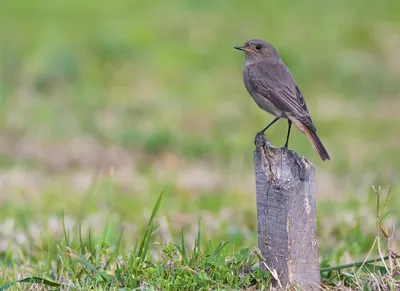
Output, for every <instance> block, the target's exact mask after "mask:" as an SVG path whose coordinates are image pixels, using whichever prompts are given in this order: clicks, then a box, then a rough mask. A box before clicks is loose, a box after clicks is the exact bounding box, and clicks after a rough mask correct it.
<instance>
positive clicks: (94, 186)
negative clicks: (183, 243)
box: [0, 0, 400, 261]
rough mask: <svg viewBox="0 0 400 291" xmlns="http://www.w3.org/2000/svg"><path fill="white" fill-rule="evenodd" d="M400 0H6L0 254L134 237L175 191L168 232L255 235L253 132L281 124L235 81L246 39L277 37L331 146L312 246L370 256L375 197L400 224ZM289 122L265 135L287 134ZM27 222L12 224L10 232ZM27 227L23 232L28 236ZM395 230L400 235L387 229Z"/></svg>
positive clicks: (234, 238)
mask: <svg viewBox="0 0 400 291" xmlns="http://www.w3.org/2000/svg"><path fill="white" fill-rule="evenodd" d="M399 11H400V2H399V1H383V2H382V1H381V2H379V1H365V0H354V1H345V0H337V1H329V2H326V1H311V0H308V1H301V2H300V1H297V2H294V1H288V0H284V1H261V0H259V1H251V2H248V1H236V0H230V1H228V0H222V1H214V0H203V1H194V0H187V1H179V0H170V1H148V2H146V1H127V0H120V1H92V0H89V1H50V0H37V1H22V0H16V1H2V3H1V9H0V43H1V46H0V57H1V66H0V73H1V78H0V90H1V91H0V224H1V225H0V229H1V230H0V252H2V251H4V249H2V248H1V246H2V245H3V246H4V243H3V244H2V242H4V241H5V242H8V243H9V244H11V245H14V246H15V245H18V246H24V248H27V249H29V250H30V251H29V252H30V254H31V255H34V254H35V250H36V249H35V247H34V246H35V245H36V246H37V245H40V244H41V243H40V242H41V240H42V237H43V235H45V236H46V237H48V238H49V241H52V240H54V241H57V239H61V237H62V229H61V226H60V225H61V219H60V217H61V214H62V212H63V213H64V215H65V217H66V224H67V227H69V228H70V229H71V231H73V229H74V228H76V227H77V225H78V224H82V225H83V226H87V227H91V228H92V229H93V232H94V234H101V233H103V231H104V229H105V228H106V227H107V228H108V229H109V231H108V232H107V236H108V238H107V239H108V240H109V241H110V242H111V243H112V242H113V241H115V240H116V239H117V238H118V236H119V233H120V229H121V228H124V229H125V232H124V240H123V244H124V246H125V247H126V248H127V249H129V248H130V247H131V246H132V244H134V241H135V239H136V238H137V237H138V236H139V235H140V234H142V233H143V230H144V229H145V226H146V221H147V219H148V217H149V214H150V212H151V209H152V207H153V205H154V203H155V201H156V199H157V197H158V195H159V194H160V192H161V191H162V190H163V189H164V187H165V193H166V195H165V200H164V201H163V204H162V207H161V209H160V214H159V215H158V217H157V224H158V225H159V229H158V230H157V235H158V236H159V241H160V242H168V241H174V240H175V239H176V236H177V234H178V233H179V232H180V229H181V227H182V226H184V228H185V230H186V233H187V235H188V237H189V242H188V243H189V244H190V243H191V242H190V238H192V239H193V238H194V235H195V234H196V230H197V222H198V219H199V218H200V217H201V218H202V237H203V240H204V241H208V240H211V241H212V242H217V243H218V242H220V241H221V240H226V241H229V242H230V243H232V245H234V246H236V247H253V246H256V216H255V205H256V204H255V185H254V176H253V149H254V145H253V139H254V135H255V133H256V132H257V131H258V130H260V129H261V128H263V127H264V126H265V125H266V124H267V123H269V122H270V121H271V120H272V116H270V115H268V114H266V113H264V112H262V111H261V110H260V109H259V108H258V107H257V106H256V105H255V104H254V103H253V101H252V99H251V98H250V97H249V95H248V93H247V92H246V90H245V88H244V86H243V83H242V69H243V66H244V56H243V54H242V53H240V52H238V51H235V50H234V49H233V46H234V45H240V44H242V43H243V42H244V41H246V40H248V39H250V38H262V39H266V40H268V41H269V42H271V43H272V44H274V46H275V47H276V48H277V49H278V51H279V52H280V53H281V56H282V57H283V59H284V61H285V62H286V64H287V65H288V66H289V67H290V69H291V70H292V73H293V75H294V76H295V79H296V80H297V83H298V85H299V87H300V88H301V90H302V92H303V94H304V96H305V98H306V100H307V103H308V107H309V110H310V112H311V115H312V117H313V120H314V122H315V124H316V126H317V128H318V131H319V135H320V137H321V139H322V140H323V142H324V144H325V145H326V147H327V149H328V151H329V152H330V154H331V158H332V160H331V161H330V162H325V163H324V162H322V161H320V160H319V158H318V156H317V155H316V154H315V153H314V151H313V149H312V147H311V145H310V144H309V142H308V140H307V139H306V137H305V136H304V135H303V134H301V133H300V132H299V131H298V130H293V132H292V137H291V142H290V148H291V149H295V150H296V151H297V152H299V153H300V154H301V155H304V156H306V157H307V158H309V159H310V160H311V161H312V162H313V163H314V164H315V166H316V173H317V187H318V191H317V192H318V193H317V200H318V207H317V213H318V226H319V229H318V232H319V233H318V235H319V246H320V255H321V256H322V257H325V258H326V257H332V258H333V259H335V258H336V259H337V260H339V259H340V260H341V261H348V260H353V259H356V258H359V257H360V256H361V255H362V254H365V253H366V252H367V251H368V249H369V247H370V246H371V244H372V241H373V238H374V233H375V228H374V219H375V213H374V209H375V194H374V193H373V192H372V190H371V186H372V185H376V186H378V185H381V186H382V192H386V191H387V190H388V189H389V187H394V189H393V196H392V198H391V203H390V206H389V210H390V214H389V216H388V219H387V223H388V225H389V226H390V225H394V224H395V223H396V222H398V221H399V215H400V207H399V205H400V204H399V203H400V198H399V195H397V194H398V193H397V192H398V190H397V189H398V186H399V185H400V182H399V170H400V151H399V140H400V128H399V121H400V115H399V113H398V111H399V109H400V99H399V97H400V95H399V92H400V82H399V79H400V56H399V52H400V18H399ZM285 136H286V122H283V121H281V122H279V123H278V124H277V125H275V126H274V127H273V128H271V130H269V131H268V138H270V139H271V140H272V142H273V143H274V144H275V145H276V146H282V145H283V143H284V140H285ZM17 234H19V235H20V236H18V235H17ZM21 236H22V237H23V238H25V239H21ZM395 236H396V237H397V235H395Z"/></svg>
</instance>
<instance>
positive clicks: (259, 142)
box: [254, 131, 265, 146]
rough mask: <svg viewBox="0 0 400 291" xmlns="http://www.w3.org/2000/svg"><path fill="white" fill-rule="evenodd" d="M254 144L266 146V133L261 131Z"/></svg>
mask: <svg viewBox="0 0 400 291" xmlns="http://www.w3.org/2000/svg"><path fill="white" fill-rule="evenodd" d="M254 144H255V145H256V146H257V145H264V144H265V135H264V131H259V132H257V134H256V137H255V138H254Z"/></svg>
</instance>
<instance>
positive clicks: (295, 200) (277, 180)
mask: <svg viewBox="0 0 400 291" xmlns="http://www.w3.org/2000/svg"><path fill="white" fill-rule="evenodd" d="M255 145H256V149H255V151H254V167H255V174H256V192H257V193H256V195H257V220H258V247H259V249H260V252H261V256H262V257H263V258H264V259H261V261H260V266H261V268H262V269H264V270H268V269H270V270H275V271H276V274H277V276H278V279H279V282H278V280H273V282H272V283H273V285H274V286H279V285H282V287H283V288H285V287H286V286H288V285H290V284H297V285H298V286H300V287H301V288H302V289H304V290H319V288H318V286H320V285H321V279H320V272H319V264H318V247H317V234H316V232H317V231H316V214H315V208H316V207H315V204H316V201H315V200H316V198H315V195H316V185H315V171H314V167H313V165H312V164H311V163H310V162H309V161H308V160H306V159H305V158H304V157H300V156H299V155H298V154H297V153H296V152H294V151H289V150H286V149H280V148H275V147H273V146H272V144H271V143H270V142H269V141H268V140H267V139H266V138H265V136H264V135H261V134H257V135H256V138H255Z"/></svg>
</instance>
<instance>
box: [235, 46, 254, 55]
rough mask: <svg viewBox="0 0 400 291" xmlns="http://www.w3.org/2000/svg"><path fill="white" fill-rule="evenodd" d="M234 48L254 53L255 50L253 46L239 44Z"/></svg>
mask: <svg viewBox="0 0 400 291" xmlns="http://www.w3.org/2000/svg"><path fill="white" fill-rule="evenodd" d="M233 48H235V49H237V50H240V51H244V52H247V53H253V52H254V50H252V49H251V48H248V47H244V46H239V45H237V46H234V47H233Z"/></svg>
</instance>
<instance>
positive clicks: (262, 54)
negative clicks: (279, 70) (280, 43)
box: [234, 39, 279, 61]
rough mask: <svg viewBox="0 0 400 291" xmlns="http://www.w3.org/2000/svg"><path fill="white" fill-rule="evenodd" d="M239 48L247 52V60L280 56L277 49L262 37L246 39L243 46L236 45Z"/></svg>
mask: <svg viewBox="0 0 400 291" xmlns="http://www.w3.org/2000/svg"><path fill="white" fill-rule="evenodd" d="M234 48H235V49H237V50H241V51H244V52H245V53H246V60H248V61H259V60H267V59H269V58H275V57H278V58H279V53H278V52H277V50H276V49H275V48H274V47H273V46H272V45H271V44H270V43H268V42H266V41H265V40H262V39H251V40H248V41H246V42H245V43H244V44H243V45H242V46H235V47H234Z"/></svg>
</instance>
